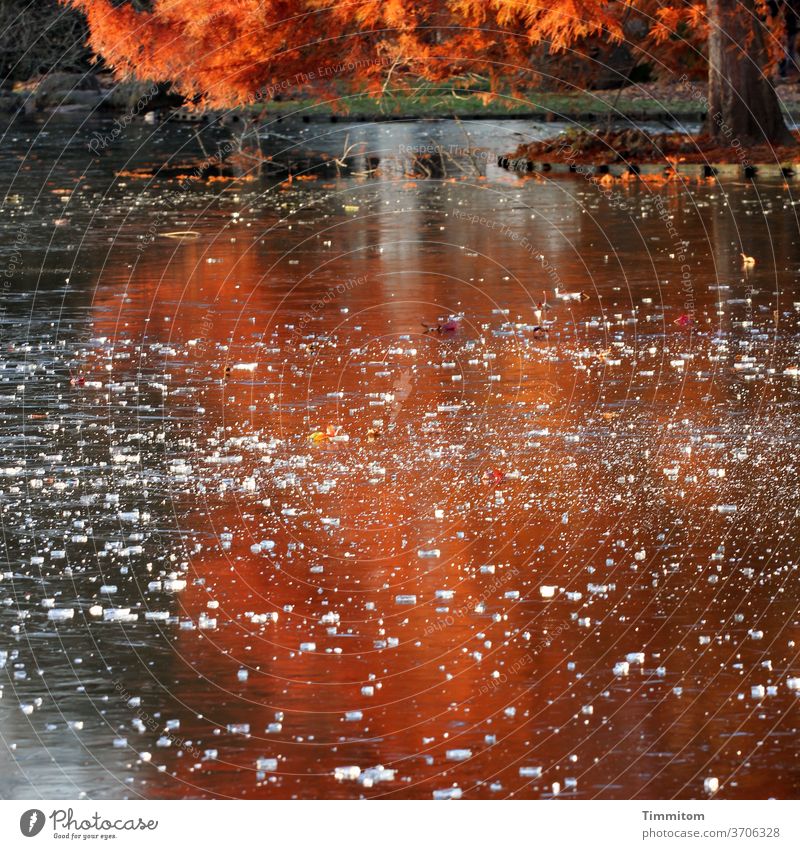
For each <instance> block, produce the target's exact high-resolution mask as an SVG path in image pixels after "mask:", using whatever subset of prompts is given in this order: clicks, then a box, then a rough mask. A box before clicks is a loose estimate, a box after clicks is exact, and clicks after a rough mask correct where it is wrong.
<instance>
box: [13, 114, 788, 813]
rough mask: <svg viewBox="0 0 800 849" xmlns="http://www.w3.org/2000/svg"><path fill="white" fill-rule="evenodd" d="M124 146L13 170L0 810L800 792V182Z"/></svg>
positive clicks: (17, 160) (383, 143) (300, 149)
mask: <svg viewBox="0 0 800 849" xmlns="http://www.w3.org/2000/svg"><path fill="white" fill-rule="evenodd" d="M90 129H91V130H92V131H94V130H95V129H97V128H96V127H92V128H88V127H82V126H80V125H79V124H78V122H75V123H74V124H65V123H61V124H55V123H52V124H46V125H44V126H42V125H19V126H16V127H11V128H8V129H7V131H6V133H5V136H4V144H3V146H2V159H3V169H2V175H3V176H2V181H3V188H4V193H5V198H6V199H5V202H4V204H3V207H2V228H3V255H2V262H3V263H4V264H3V267H2V271H1V272H0V274H2V277H0V279H2V280H3V284H4V289H3V298H2V303H3V308H4V312H3V316H2V356H1V357H0V364H1V365H2V385H0V422H1V427H2V429H1V430H0V448H1V451H2V460H1V461H0V472H2V477H0V504H1V505H2V507H1V509H2V512H1V513H0V516H2V532H3V542H4V550H5V558H4V559H5V563H4V565H3V579H2V581H0V600H2V607H0V663H1V664H2V665H3V666H4V669H3V671H2V676H3V677H2V699H1V700H0V734H1V735H2V745H0V795H2V796H3V797H5V798H23V797H75V796H78V795H83V796H86V797H90V798H109V797H112V798H118V797H128V798H137V797H146V798H176V797H191V798H197V797H211V796H223V797H248V798H267V797H270V798H287V797H302V798H309V797H311V798H316V797H336V798H354V797H362V796H363V797H388V798H400V797H419V798H431V797H432V795H434V794H436V795H441V794H447V793H454V792H455V794H456V795H457V794H458V792H461V793H462V794H463V796H464V797H465V798H473V797H479V798H487V797H494V798H505V797H512V796H513V797H522V798H542V797H552V796H553V795H559V796H560V797H561V798H596V797H602V798H673V797H678V798H697V797H706V796H708V795H709V794H710V792H711V791H712V790H713V782H711V783H706V779H717V781H718V783H719V789H718V791H717V793H716V795H717V796H718V797H721V798H744V797H756V798H762V797H769V796H775V797H794V796H796V795H797V792H798V789H799V788H800V771H799V768H798V747H797V725H798V712H797V705H798V699H797V692H798V691H797V689H795V686H796V685H798V684H800V681H798V680H797V678H798V676H800V661H799V660H798V649H797V645H796V643H797V641H798V638H800V617H799V615H798V601H799V600H800V590H799V589H798V575H797V561H798V530H797V511H798V507H800V498H798V495H797V491H798V490H797V483H798V476H799V475H798V468H797V447H796V444H797V433H798V424H799V423H800V406H799V400H800V399H799V398H798V384H797V374H798V373H800V372H797V371H795V370H797V369H798V368H800V350H799V348H798V343H799V342H800V331H799V329H798V313H799V312H800V291H798V287H797V283H796V280H797V275H798V269H800V243H799V241H798V232H797V218H796V206H795V203H796V201H795V198H794V189H793V188H792V187H789V186H786V185H784V184H782V183H778V182H775V183H769V182H759V183H758V184H757V185H756V184H749V183H748V184H740V183H733V182H729V183H721V184H720V183H715V182H711V181H709V182H697V181H687V182H685V183H684V182H675V181H673V182H668V183H638V182H631V183H625V184H622V183H617V184H615V185H614V186H611V187H605V186H602V185H599V184H598V183H595V182H593V181H591V180H587V179H584V178H583V177H581V176H572V177H558V176H552V177H550V176H548V175H543V176H539V177H535V178H533V177H531V178H523V177H519V176H514V175H509V174H506V173H504V172H502V171H499V170H498V169H496V168H495V167H494V166H493V164H492V162H493V156H494V154H495V153H497V152H500V153H507V152H509V151H510V150H513V149H514V148H515V147H516V145H517V143H518V142H519V141H520V140H521V139H523V138H531V137H533V136H534V135H535V134H543V133H545V132H550V131H552V130H553V128H552V127H537V126H535V125H533V124H531V123H529V122H506V123H503V124H499V125H490V124H487V123H484V124H479V125H475V124H473V125H468V126H466V127H465V126H460V125H458V124H456V123H453V122H436V123H419V124H393V125H380V126H368V125H358V126H355V125H354V126H348V125H344V124H337V125H332V126H328V125H324V126H313V127H312V126H302V125H300V126H295V127H291V126H288V127H287V126H284V125H281V126H280V127H277V128H276V132H278V133H280V136H277V135H276V136H273V137H272V138H270V139H267V140H266V141H265V146H266V147H267V148H268V149H269V150H274V151H275V153H276V155H275V161H276V162H277V163H281V162H287V163H288V162H290V161H292V160H296V159H298V158H305V161H307V168H306V172H305V173H300V174H295V175H294V176H293V178H292V180H291V181H288V180H285V179H283V178H281V177H279V178H270V177H263V178H258V179H245V180H241V179H240V180H229V179H221V180H216V181H213V182H209V181H201V180H194V179H192V178H191V177H190V178H189V179H184V180H182V181H181V180H178V179H176V178H175V177H174V174H172V175H170V174H166V175H162V176H155V177H153V178H147V177H145V178H134V177H131V176H121V177H115V173H117V172H120V171H123V172H135V171H136V169H139V168H144V167H145V166H147V165H153V164H154V163H167V164H170V165H175V164H177V165H180V166H185V165H186V164H187V163H190V164H191V163H193V162H196V161H197V160H198V158H200V157H202V156H203V154H202V152H201V151H200V149H199V147H198V145H197V142H196V140H195V139H194V138H193V132H194V130H193V129H186V128H182V127H174V126H161V127H147V128H145V127H143V126H131V127H130V128H129V129H128V131H127V132H126V133H125V134H124V135H123V136H122V137H121V138H119V139H118V140H117V141H116V142H114V144H112V145H110V146H109V148H108V150H107V151H106V153H105V154H104V155H103V156H102V157H100V158H99V160H93V159H92V157H90V156H88V154H87V149H86V144H87V139H88V138H89V131H90ZM102 129H103V128H102V127H101V128H100V130H101V131H102ZM555 129H558V128H555ZM215 132H216V131H211V130H210V131H207V132H206V133H204V143H205V145H206V148H207V153H208V149H211V150H213V149H214V145H215V144H223V143H224V139H225V135H224V133H223V132H222V131H219V133H218V134H217V135H215ZM434 142H435V143H436V144H441V145H444V146H445V148H446V149H447V150H448V151H449V152H451V153H452V161H450V159H448V166H449V167H448V169H447V173H446V174H442V175H441V176H440V177H439V178H436V179H420V178H417V177H414V176H413V175H411V176H409V173H407V172H408V171H409V169H410V167H411V162H410V151H411V150H412V149H418V148H420V147H422V148H425V147H427V146H430V145H431V144H433V143H434ZM351 145H356V147H355V148H354V149H353V157H352V158H351V159H350V160H349V161H348V163H347V165H348V168H347V169H339V170H340V172H341V173H337V169H336V168H335V166H331V165H330V160H331V158H333V157H335V156H337V155H338V154H340V153H341V152H342V151H343V150H344V149H345V148H347V147H349V146H351ZM359 145H361V146H360V147H359ZM464 148H470V150H469V151H465V150H464ZM366 156H373V157H374V156H377V157H380V159H381V166H380V171H379V172H378V173H377V174H372V175H367V174H365V173H364V172H365V171H366V170H367V169H368V167H369V163H368V161H367V159H366ZM277 167H280V166H279V165H278V166H276V168H277ZM354 172H355V173H354ZM303 177H312V178H314V179H302V178H303ZM606 189H609V190H608V191H605V193H604V190H606ZM611 192H618V193H619V194H618V195H616V196H615V195H612V194H611ZM174 231H193V232H194V233H195V234H196V235H194V236H190V237H185V238H169V237H165V236H164V235H163V233H165V232H174ZM740 252H744V253H745V254H747V255H750V256H753V257H754V258H755V259H756V264H755V266H754V267H752V268H748V269H744V268H743V266H742V261H741V258H740ZM555 288H558V289H559V290H560V292H562V293H563V292H571V293H575V294H576V295H577V294H579V293H583V294H584V295H585V296H586V297H585V298H584V299H577V300H561V299H559V298H557V297H556V296H555V293H554V289H555ZM543 300H545V301H546V302H547V307H546V308H544V309H543V310H542V312H541V313H540V314H538V315H537V313H536V310H537V303H540V302H542V301H543ZM451 316H453V317H455V319H454V320H453V326H454V327H455V328H456V329H454V330H452V331H451V330H445V331H444V332H441V333H438V332H426V330H425V328H424V327H423V326H422V322H425V323H428V324H432V325H435V324H437V323H444V322H446V321H447V320H448V319H449V318H450V317H451ZM676 321H677V323H676ZM540 322H544V323H545V325H546V327H547V333H546V335H545V334H543V333H541V332H540V331H536V330H535V329H534V328H535V326H536V325H537V324H538V323H540ZM328 426H330V427H331V433H332V434H336V438H333V439H331V438H318V439H317V440H316V441H314V440H310V439H309V435H310V434H312V433H314V432H322V433H325V432H326V429H327V428H328ZM370 431H372V433H370ZM345 437H346V438H345ZM51 611H54V612H52V613H51ZM57 611H63V612H62V613H58V612H57ZM52 617H55V619H54V618H52ZM59 617H62V618H59ZM63 617H71V618H63ZM761 688H763V690H762V689H761ZM455 788H457V790H456V789H455Z"/></svg>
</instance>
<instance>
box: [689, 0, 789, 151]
mask: <svg viewBox="0 0 800 849" xmlns="http://www.w3.org/2000/svg"><path fill="white" fill-rule="evenodd" d="M708 22H709V29H710V31H709V37H708V116H707V118H706V124H705V127H704V131H705V132H706V133H708V134H709V135H711V136H712V137H713V138H714V140H715V141H716V142H717V143H718V144H720V145H732V146H734V147H737V148H739V147H740V146H743V147H747V146H749V145H759V144H776V145H786V144H796V142H795V140H794V137H793V136H792V134H791V133H790V132H789V130H788V128H787V126H786V124H785V123H784V120H783V115H782V114H781V110H780V105H779V103H778V96H777V94H776V93H775V89H774V88H773V87H772V84H771V82H770V81H769V79H768V78H767V76H765V73H764V72H765V71H767V70H768V67H767V66H768V62H769V57H768V56H767V51H766V49H765V47H764V37H763V33H762V23H761V21H760V19H759V18H758V16H757V15H756V13H755V3H754V0H708Z"/></svg>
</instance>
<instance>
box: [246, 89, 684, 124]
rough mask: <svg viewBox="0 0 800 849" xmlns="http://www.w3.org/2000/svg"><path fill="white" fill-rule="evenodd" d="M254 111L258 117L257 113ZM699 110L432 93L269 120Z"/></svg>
mask: <svg viewBox="0 0 800 849" xmlns="http://www.w3.org/2000/svg"><path fill="white" fill-rule="evenodd" d="M250 111H258V110H256V109H255V108H253V109H252V110H250ZM697 112H698V108H697V105H696V104H694V103H692V102H691V101H681V100H672V101H666V102H659V101H655V100H633V99H632V98H630V97H626V96H625V94H624V92H623V93H622V94H621V95H620V96H619V97H617V94H616V93H613V94H611V95H608V94H604V95H603V96H602V97H601V96H599V95H597V94H593V93H592V92H582V93H579V94H562V93H547V92H532V93H530V94H529V95H527V97H525V98H514V97H511V96H505V97H495V98H493V99H492V100H490V101H488V102H484V101H483V100H482V99H481V97H480V96H479V95H477V94H463V95H462V94H457V93H454V92H452V91H450V90H448V91H443V92H430V91H428V92H426V93H424V94H419V95H409V94H394V93H393V94H390V95H387V96H386V97H384V98H382V99H375V98H371V97H367V96H365V95H363V94H358V95H342V97H341V98H339V99H338V100H335V101H331V102H328V103H319V102H317V101H314V100H311V99H307V100H284V101H280V102H277V101H276V102H271V103H269V104H268V105H267V114H269V115H277V116H282V117H288V116H296V117H303V116H310V117H328V116H330V115H339V116H342V117H343V118H346V117H348V116H349V117H351V118H368V119H381V118H392V117H409V118H410V117H414V118H449V117H452V116H454V115H486V116H494V115H496V116H497V117H514V116H515V115H520V116H523V115H524V116H529V115H536V116H541V117H542V118H550V120H558V119H559V118H560V117H564V118H576V117H580V116H588V115H596V116H603V117H605V116H607V115H609V114H617V113H621V115H623V116H624V115H631V116H635V117H637V118H639V119H641V118H646V117H647V116H653V117H663V116H665V115H667V114H669V115H673V116H676V117H687V116H691V115H696V114H697Z"/></svg>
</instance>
